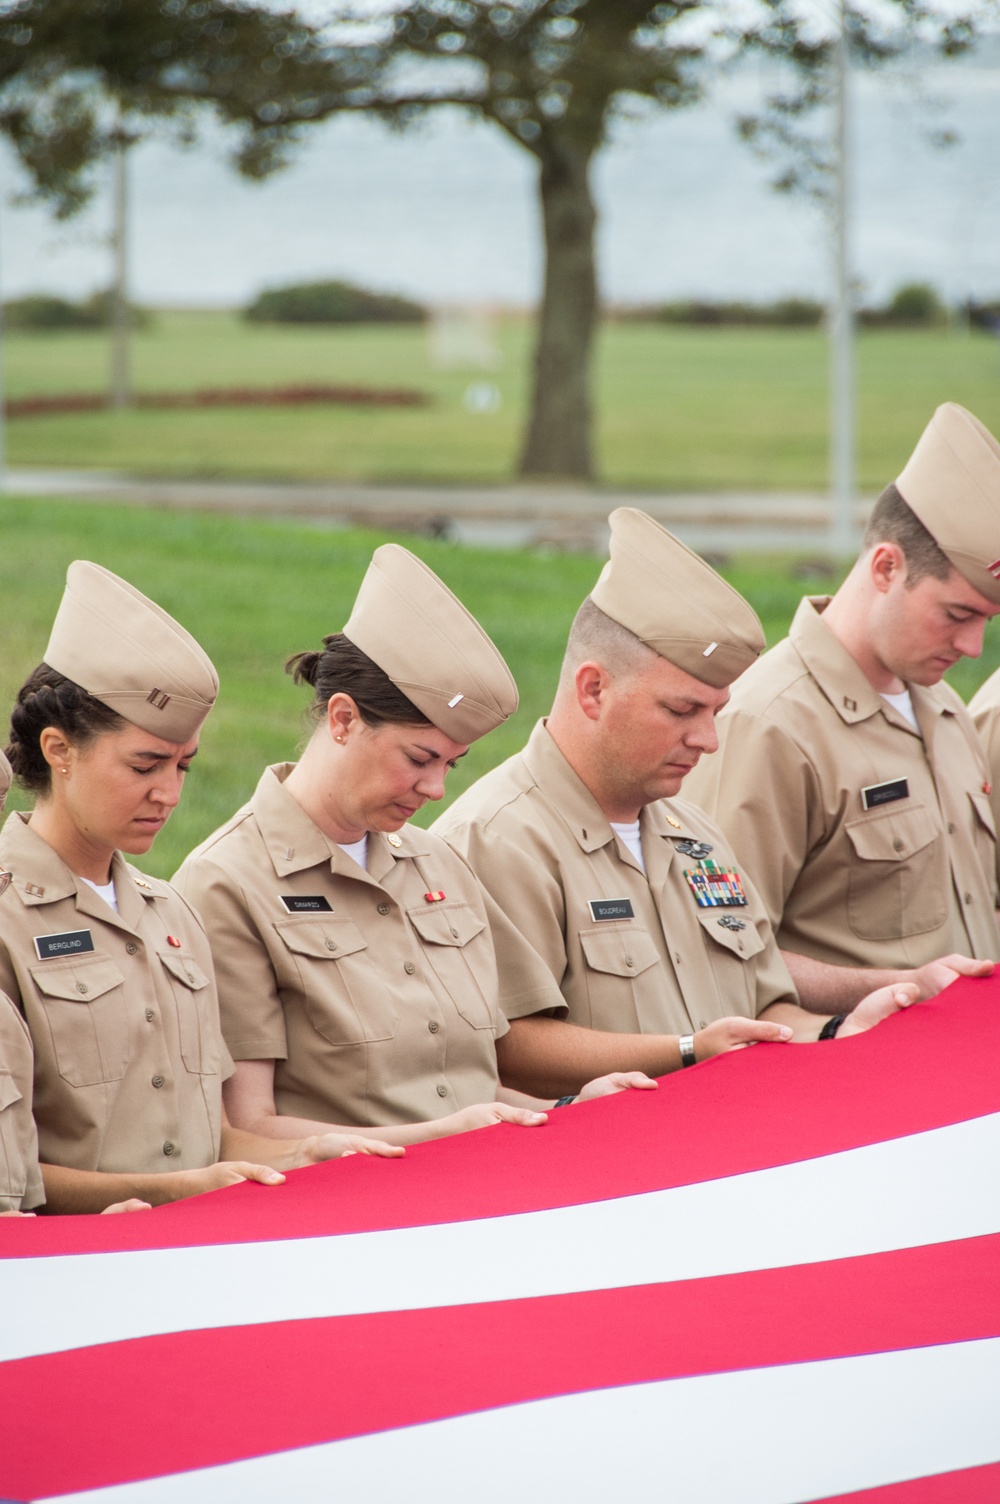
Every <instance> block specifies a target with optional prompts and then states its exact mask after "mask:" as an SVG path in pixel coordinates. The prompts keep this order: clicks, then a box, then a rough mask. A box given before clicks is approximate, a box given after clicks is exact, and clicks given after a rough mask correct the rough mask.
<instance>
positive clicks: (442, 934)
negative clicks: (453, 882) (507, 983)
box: [407, 902, 498, 1029]
mask: <svg viewBox="0 0 1000 1504" xmlns="http://www.w3.org/2000/svg"><path fill="white" fill-rule="evenodd" d="M407 915H408V917H409V920H410V923H411V924H412V925H413V928H414V929H415V930H416V932H417V936H418V938H419V940H420V942H421V947H420V948H421V950H422V952H423V956H424V960H425V962H426V964H427V965H428V966H429V967H430V968H431V970H432V971H433V972H434V974H435V976H436V977H437V978H438V979H439V980H440V981H441V982H442V983H443V984H444V987H445V989H446V991H447V993H448V996H449V997H450V998H451V1000H452V1002H453V1003H454V1004H455V1007H456V1008H457V1009H458V1011H459V1013H460V1014H461V1015H462V1017H463V1018H464V1019H465V1021H466V1023H467V1024H471V1025H472V1027H473V1028H474V1029H495V1028H496V1022H497V1017H496V1011H495V1005H496V998H497V992H498V986H497V969H496V957H495V955H494V952H493V941H492V938H491V936H490V935H489V932H488V931H487V928H486V923H485V921H484V920H482V919H480V917H479V915H478V914H477V913H476V912H475V911H474V910H473V909H471V908H470V907H469V905H468V904H465V903H457V902H456V903H443V904H435V905H434V906H433V907H428V908H425V909H408V910H407Z"/></svg>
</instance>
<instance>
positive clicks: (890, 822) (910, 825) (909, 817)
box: [844, 804, 949, 940]
mask: <svg viewBox="0 0 1000 1504" xmlns="http://www.w3.org/2000/svg"><path fill="white" fill-rule="evenodd" d="M844 829H845V832H846V834H847V838H848V840H849V842H850V844H851V853H850V857H851V864H850V871H849V874H848V879H847V922H848V924H849V925H850V927H851V929H852V931H853V932H854V934H855V935H857V936H858V937H859V938H860V939H862V940H899V939H902V938H903V936H905V935H922V934H926V932H927V931H928V930H936V929H938V928H939V927H940V926H941V925H942V924H944V922H945V919H946V918H947V916H948V909H947V899H946V894H947V891H948V886H949V880H948V874H947V872H946V871H945V870H944V864H943V861H942V853H943V846H942V839H941V833H940V831H939V830H938V829H937V828H936V826H935V824H934V821H933V820H932V818H931V815H930V812H929V811H928V809H927V808H926V806H925V805H923V804H916V805H912V806H911V807H909V808H907V809H897V808H894V807H890V808H889V809H886V810H884V811H882V812H880V813H878V814H871V815H868V816H866V817H864V818H862V819H860V820H852V821H851V822H850V823H849V824H847V825H845V827H844Z"/></svg>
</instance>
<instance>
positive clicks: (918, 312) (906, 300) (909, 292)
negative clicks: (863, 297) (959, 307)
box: [858, 282, 948, 329]
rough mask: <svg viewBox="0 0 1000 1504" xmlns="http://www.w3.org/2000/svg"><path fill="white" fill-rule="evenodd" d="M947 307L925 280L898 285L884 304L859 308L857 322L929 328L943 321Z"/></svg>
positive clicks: (896, 327) (869, 326) (881, 325)
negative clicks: (876, 306)
mask: <svg viewBox="0 0 1000 1504" xmlns="http://www.w3.org/2000/svg"><path fill="white" fill-rule="evenodd" d="M947 317H948V310H947V308H946V307H945V305H944V304H943V303H942V301H941V299H940V298H939V297H938V295H937V292H936V291H935V289H934V288H933V287H931V285H930V283H928V282H907V283H905V284H904V285H903V286H902V287H898V288H897V289H896V291H895V292H894V293H893V295H892V297H891V298H890V299H889V301H888V303H886V305H885V307H884V308H862V309H860V310H859V312H858V322H859V323H860V324H861V325H863V326H864V327H865V328H868V329H879V328H894V329H929V328H932V327H933V326H934V325H935V324H943V323H944V322H945V321H946V319H947Z"/></svg>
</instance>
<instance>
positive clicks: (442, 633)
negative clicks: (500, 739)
mask: <svg viewBox="0 0 1000 1504" xmlns="http://www.w3.org/2000/svg"><path fill="white" fill-rule="evenodd" d="M344 636H345V637H347V638H349V640H350V641H351V642H353V643H354V646H355V647H357V648H360V649H361V651H362V652H363V653H367V655H368V657H369V658H371V659H372V661H373V662H375V663H377V664H378V666H379V668H380V669H382V670H383V672H385V673H386V674H388V676H389V678H390V679H391V680H392V682H393V684H395V686H396V688H397V689H399V690H401V691H402V692H403V694H404V695H405V696H406V698H407V699H408V700H410V701H412V703H413V704H414V705H415V706H416V707H417V709H418V710H421V711H423V713H424V715H425V716H427V718H428V720H429V721H430V722H431V724H432V725H434V726H436V727H437V728H438V730H439V731H443V732H444V734H445V736H450V737H451V739H452V740H453V741H456V742H462V743H468V742H474V741H475V740H476V738H477V737H480V736H485V734H486V732H487V731H492V730H493V728H494V726H499V725H500V723H501V722H502V721H505V720H506V719H507V717H508V716H509V715H512V714H513V713H514V711H515V710H516V709H517V685H516V684H515V683H514V680H513V678H512V676H511V672H510V669H509V668H508V667H507V665H506V663H505V662H504V661H503V658H502V657H501V656H500V653H499V652H498V651H497V649H496V647H495V646H494V644H493V643H492V642H491V641H490V639H489V637H487V635H486V633H485V632H484V631H483V629H482V627H481V626H480V625H479V623H478V622H477V621H476V619H475V617H474V616H471V615H470V614H469V612H468V611H467V610H466V609H465V607H464V606H463V605H462V602H461V601H460V600H459V599H458V597H457V596H455V595H453V594H452V593H451V591H450V590H449V589H448V587H447V585H445V584H444V582H443V581H442V580H439V579H438V577H437V575H436V574H435V573H434V571H433V570H432V569H429V568H428V567H427V565H426V564H424V563H422V561H421V560H420V559H418V558H416V556H415V555H414V554H411V553H410V551H409V549H406V548H401V547H400V546H399V544H398V543H386V544H383V546H382V547H381V548H377V549H376V550H375V552H374V554H373V555H372V561H371V564H370V565H369V566H368V572H367V574H366V575H365V577H364V579H363V580H362V582H361V589H360V590H359V591H358V596H357V600H356V601H355V602H354V608H353V610H352V611H351V615H350V619H349V620H348V622H347V624H346V626H345V627H344Z"/></svg>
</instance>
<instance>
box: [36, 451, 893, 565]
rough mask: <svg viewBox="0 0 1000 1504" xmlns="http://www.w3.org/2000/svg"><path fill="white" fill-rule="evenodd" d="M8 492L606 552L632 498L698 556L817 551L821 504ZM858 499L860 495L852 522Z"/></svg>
mask: <svg viewBox="0 0 1000 1504" xmlns="http://www.w3.org/2000/svg"><path fill="white" fill-rule="evenodd" d="M6 489H7V492H8V493H9V494H10V495H15V496H26V497H38V498H44V497H62V498H77V499H79V500H87V501H95V500H107V501H117V502H122V503H125V504H127V505H134V506H149V507H177V508H193V509H196V510H204V511H217V512H232V513H237V514H239V513H242V514H246V515H255V516H262V517H280V518H291V519H295V520H297V521H309V522H313V523H320V524H323V525H326V526H330V527H350V526H367V527H378V528H384V529H386V530H388V531H400V532H415V533H423V534H430V535H433V536H436V537H447V538H453V539H455V540H456V541H458V542H466V543H478V544H484V545H487V546H490V545H492V546H502V547H511V548H518V547H524V546H525V545H533V546H548V547H553V548H564V549H578V550H581V551H592V552H604V551H606V546H607V538H608V530H607V515H608V513H609V512H610V511H612V510H613V509H614V508H615V507H616V506H623V505H624V506H637V507H642V509H643V510H644V511H647V512H649V513H650V515H651V516H653V517H655V518H656V519H657V520H658V521H659V522H662V523H663V524H664V525H665V526H667V527H669V528H670V529H671V531H672V532H674V533H676V534H677V536H678V537H679V538H682V539H683V541H684V542H685V543H687V544H688V545H689V546H690V547H691V548H696V549H698V550H699V552H701V553H708V554H715V555H720V554H728V553H741V552H772V551H793V552H799V553H816V554H822V553H824V552H825V551H826V549H827V541H828V527H829V523H828V503H827V499H826V497H825V496H824V495H821V494H818V493H807V492H782V493H765V492H743V491H734V492H724V493H691V494H676V493H664V492H636V491H612V490H604V489H598V488H593V489H590V488H583V487H579V488H577V487H572V486H555V485H553V486H539V485H523V486H480V487H471V486H464V487H454V488H451V487H426V486H374V485H372V486H369V485H347V484H328V485H326V484H310V483H308V482H293V483H287V484H265V483H262V482H254V481H232V480H226V481H215V480H204V481H197V480H156V479H142V478H139V477H131V476H127V475H123V474H119V473H110V472H100V471H83V470H41V469H30V470H29V469H11V470H8V472H7V485H6ZM865 510H866V504H864V503H859V506H858V510H857V520H858V523H859V526H860V523H861V522H862V520H863V517H864V514H865Z"/></svg>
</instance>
